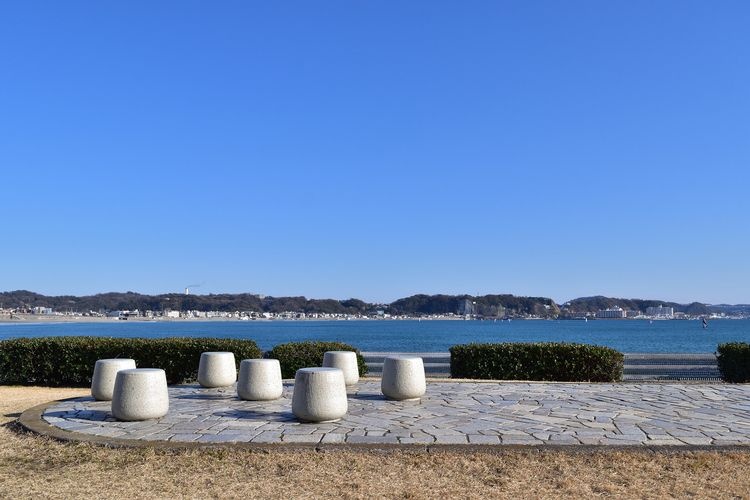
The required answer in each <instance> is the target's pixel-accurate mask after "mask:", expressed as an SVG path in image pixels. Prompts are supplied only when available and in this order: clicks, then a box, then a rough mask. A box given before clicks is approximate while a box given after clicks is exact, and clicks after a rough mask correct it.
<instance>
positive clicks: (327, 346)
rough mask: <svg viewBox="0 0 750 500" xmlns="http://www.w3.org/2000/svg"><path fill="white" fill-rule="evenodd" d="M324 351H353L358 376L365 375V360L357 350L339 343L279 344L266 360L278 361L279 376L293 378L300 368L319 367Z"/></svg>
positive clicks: (268, 353)
mask: <svg viewBox="0 0 750 500" xmlns="http://www.w3.org/2000/svg"><path fill="white" fill-rule="evenodd" d="M326 351H354V352H356V353H357V366H358V367H359V375H360V376H363V375H364V374H365V373H367V365H366V364H365V358H363V357H362V355H361V354H360V353H359V350H357V349H356V348H354V347H352V346H350V345H349V344H343V343H341V342H313V341H310V342H289V343H286V344H279V345H277V346H276V347H274V348H273V349H271V350H270V351H268V352H267V353H266V357H267V358H272V359H278V360H279V363H280V364H281V376H282V377H284V378H294V374H295V373H296V372H297V370H299V369H300V368H308V367H314V366H321V365H322V364H323V354H324V353H325V352H326Z"/></svg>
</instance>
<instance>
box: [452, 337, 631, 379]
mask: <svg viewBox="0 0 750 500" xmlns="http://www.w3.org/2000/svg"><path fill="white" fill-rule="evenodd" d="M450 351H451V377H453V378H476V379H495V380H545V381H559V382H615V381H618V380H621V379H622V369H623V360H624V356H623V355H622V353H620V352H618V351H616V350H614V349H610V348H609V347H600V346H595V345H585V344H566V343H555V342H540V343H502V344H464V345H454V346H453V347H451V349H450Z"/></svg>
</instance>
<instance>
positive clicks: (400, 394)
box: [380, 356, 427, 401]
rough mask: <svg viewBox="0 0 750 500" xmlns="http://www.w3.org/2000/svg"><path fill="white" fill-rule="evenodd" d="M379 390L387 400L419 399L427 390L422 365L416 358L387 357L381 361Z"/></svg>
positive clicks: (420, 360)
mask: <svg viewBox="0 0 750 500" xmlns="http://www.w3.org/2000/svg"><path fill="white" fill-rule="evenodd" d="M380 389H381V390H382V391H383V395H385V397H387V398H389V399H397V400H400V401H408V400H413V399H419V398H420V397H421V396H423V395H424V393H425V391H426V390H427V384H426V382H425V376H424V363H422V358H420V357H417V356H388V357H386V358H385V359H384V360H383V376H382V379H381V380H380Z"/></svg>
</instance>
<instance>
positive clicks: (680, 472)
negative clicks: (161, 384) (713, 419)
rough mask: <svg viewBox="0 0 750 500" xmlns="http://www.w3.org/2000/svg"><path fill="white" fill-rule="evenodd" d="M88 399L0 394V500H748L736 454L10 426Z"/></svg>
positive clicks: (749, 466)
mask: <svg viewBox="0 0 750 500" xmlns="http://www.w3.org/2000/svg"><path fill="white" fill-rule="evenodd" d="M85 393H86V391H84V390H80V389H47V388H14V387H0V415H4V416H3V417H0V424H5V425H3V426H2V427H0V498H31V497H34V498H74V497H83V496H94V497H111V498H167V497H183V498H203V497H253V498H256V497H274V498H275V497H289V498H319V497H344V498H364V497H389V498H436V497H437V498H448V497H454V498H483V497H501V498H502V497H513V498H515V497H524V498H558V497H561V496H562V497H595V496H614V497H635V498H664V497H689V496H690V497H691V496H696V497H702V498H706V497H712V498H732V497H739V498H750V474H749V472H750V453H740V452H731V453H718V452H687V453H679V454H666V453H665V454H662V453H659V454H647V453H638V452H622V451H618V452H607V451H602V452H591V453H567V452H557V451H543V452H539V451H507V452H503V453H499V454H490V453H468V454H467V453H439V454H424V453H413V452H396V453H387V454H383V453H376V452H353V451H348V452H332V453H316V452H313V451H305V452H302V451H295V452H278V453H259V452H253V451H248V450H231V449H224V450H193V451H179V452H174V451H173V452H169V451H154V450H152V449H118V450H112V449H107V448H103V447H97V446H94V445H87V444H63V443H58V442H55V441H52V440H49V439H47V438H42V437H38V436H33V435H27V434H22V433H19V432H17V430H15V429H14V428H13V427H12V425H8V424H9V423H10V422H12V421H13V420H14V418H15V417H14V415H16V414H17V413H18V412H21V411H22V410H24V409H26V408H29V407H31V406H34V405H36V404H39V403H43V402H45V401H49V400H51V399H58V398H63V397H70V396H75V395H80V394H85ZM8 415H10V416H8Z"/></svg>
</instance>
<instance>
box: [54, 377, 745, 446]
mask: <svg viewBox="0 0 750 500" xmlns="http://www.w3.org/2000/svg"><path fill="white" fill-rule="evenodd" d="M348 392H349V412H348V413H347V415H346V416H345V417H344V418H342V419H341V420H340V421H338V422H334V423H325V424H310V423H300V422H298V421H297V419H296V418H295V417H294V415H293V414H292V412H291V396H292V384H291V383H290V382H287V383H285V384H284V393H283V396H282V397H281V398H280V399H278V400H276V401H263V402H254V401H242V400H240V399H238V398H237V396H236V392H235V390H234V388H224V389H205V388H201V387H199V386H197V385H183V386H174V387H170V388H169V397H170V408H169V413H168V414H167V415H166V416H165V417H163V418H161V419H157V420H149V421H145V422H118V421H116V420H115V419H114V418H113V417H112V415H111V413H110V403H109V402H97V401H94V400H93V399H91V398H79V399H76V400H70V401H64V402H60V403H58V404H55V405H52V406H50V407H49V408H47V410H46V411H45V412H44V414H43V418H44V420H45V421H46V422H47V423H49V424H50V425H52V426H55V427H59V428H61V429H64V430H67V431H70V432H74V433H80V434H83V435H86V436H92V435H93V436H102V437H110V438H124V439H137V440H144V441H170V442H184V443H192V442H195V443H248V442H249V443H264V444H267V443H271V444H277V443H278V444H283V443H308V444H312V445H315V444H316V443H319V444H346V443H349V444H373V445H377V444H419V445H434V444H437V445H440V444H450V445H456V444H467V445H469V444H471V445H493V444H494V445H500V444H502V445H532V446H539V445H567V446H575V445H581V444H585V445H619V446H623V445H632V446H639V445H640V446H662V445H676V446H680V445H682V446H685V445H701V446H710V445H749V444H750V411H749V410H750V385H728V384H700V385H696V384H575V383H560V384H553V383H515V382H500V383H469V382H449V381H448V382H429V383H428V384H427V393H426V395H425V396H424V398H422V400H421V401H416V402H415V401H390V400H386V399H385V398H384V397H383V396H382V395H381V393H380V384H379V381H377V380H365V381H360V382H359V384H357V385H355V386H353V387H350V388H349V389H348Z"/></svg>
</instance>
